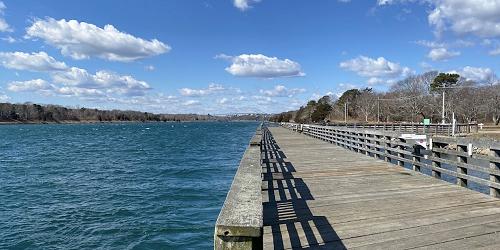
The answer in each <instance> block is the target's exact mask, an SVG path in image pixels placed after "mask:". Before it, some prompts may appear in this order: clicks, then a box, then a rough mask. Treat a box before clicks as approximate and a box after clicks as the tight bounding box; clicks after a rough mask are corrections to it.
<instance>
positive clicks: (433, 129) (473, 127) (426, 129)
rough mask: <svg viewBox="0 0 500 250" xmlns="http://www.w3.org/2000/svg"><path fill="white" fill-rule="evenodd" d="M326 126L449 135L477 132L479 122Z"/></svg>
mask: <svg viewBox="0 0 500 250" xmlns="http://www.w3.org/2000/svg"><path fill="white" fill-rule="evenodd" d="M326 126H329V127H341V128H356V129H374V130H383V131H397V132H405V133H421V134H430V135H448V136H451V135H466V134H470V133H477V132H478V130H479V126H478V124H477V123H469V124H465V123H457V124H455V129H453V125H452V124H430V125H423V124H418V123H328V124H326Z"/></svg>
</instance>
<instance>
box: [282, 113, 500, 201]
mask: <svg viewBox="0 0 500 250" xmlns="http://www.w3.org/2000/svg"><path fill="white" fill-rule="evenodd" d="M282 126H284V127H286V128H288V129H291V130H293V131H299V132H302V133H304V134H306V135H309V136H312V137H314V138H318V139H321V140H324V141H327V142H330V143H334V144H336V145H338V146H341V147H344V148H346V149H350V150H353V151H357V152H359V153H363V154H366V155H368V156H372V157H375V158H377V159H381V160H385V161H387V162H390V163H394V164H397V165H399V166H402V167H405V166H407V167H410V166H411V168H412V169H413V170H415V171H417V172H421V173H424V170H426V171H428V172H429V174H430V175H432V176H433V177H435V178H438V179H444V176H443V175H446V180H448V181H450V180H455V179H456V181H455V182H456V184H457V185H460V186H463V187H469V188H471V186H472V187H473V188H472V189H474V190H476V191H482V190H485V189H486V190H485V192H484V193H488V191H489V194H490V195H491V196H493V197H500V142H498V141H494V140H473V139H468V138H453V137H444V136H432V137H429V145H428V148H429V150H425V151H426V152H425V153H422V152H423V151H424V150H422V151H421V150H419V149H415V148H414V146H415V145H413V144H410V143H408V142H407V141H406V140H405V139H403V138H401V134H399V133H395V132H391V131H377V130H367V129H354V128H339V127H330V126H319V125H298V124H290V123H286V124H282Z"/></svg>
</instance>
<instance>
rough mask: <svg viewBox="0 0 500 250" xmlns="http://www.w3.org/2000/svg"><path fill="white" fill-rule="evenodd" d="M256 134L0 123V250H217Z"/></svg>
mask: <svg viewBox="0 0 500 250" xmlns="http://www.w3.org/2000/svg"><path fill="white" fill-rule="evenodd" d="M256 127H257V123H252V122H247V123H243V122H241V123H240V122H235V123H222V122H214V123H144V124H140V123H136V124H79V125H6V126H0V249H5V248H13V249H186V248H190V249H210V248H212V247H213V246H212V244H213V238H212V237H213V230H214V227H213V226H214V224H215V220H216V218H217V215H218V213H219V211H220V208H221V206H222V204H223V202H224V199H225V196H226V193H227V191H228V189H229V187H230V185H231V181H232V178H233V176H234V173H235V172H236V169H237V166H238V163H239V161H240V159H241V156H242V155H243V152H244V150H245V148H246V145H247V144H248V142H249V140H250V138H251V136H252V135H253V134H254V132H255V129H256Z"/></svg>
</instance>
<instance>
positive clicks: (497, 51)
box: [489, 47, 500, 56]
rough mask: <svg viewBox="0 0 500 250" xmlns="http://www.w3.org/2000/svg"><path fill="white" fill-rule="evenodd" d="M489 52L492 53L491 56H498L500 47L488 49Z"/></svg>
mask: <svg viewBox="0 0 500 250" xmlns="http://www.w3.org/2000/svg"><path fill="white" fill-rule="evenodd" d="M489 54H490V55H492V56H498V55H500V47H498V48H495V49H492V50H490V51H489Z"/></svg>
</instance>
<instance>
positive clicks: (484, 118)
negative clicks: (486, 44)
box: [271, 71, 500, 125]
mask: <svg viewBox="0 0 500 250" xmlns="http://www.w3.org/2000/svg"><path fill="white" fill-rule="evenodd" d="M443 92H444V96H445V103H444V104H445V105H444V110H445V112H444V114H445V115H444V116H445V121H446V122H451V120H452V116H453V114H454V115H455V119H456V120H457V121H458V122H463V123H470V122H482V123H492V124H495V125H498V124H499V123H500V83H499V82H490V83H482V84H479V83H477V82H474V81H470V80H466V79H464V78H462V77H460V75H458V74H449V73H439V72H437V71H430V72H426V73H423V74H420V75H412V76H409V77H407V78H405V79H403V80H401V81H398V82H396V83H395V84H393V85H392V86H391V87H390V88H389V89H388V90H387V91H385V92H377V91H374V90H373V89H372V88H364V89H350V90H347V91H345V92H344V93H343V94H342V95H341V96H340V97H338V98H334V97H332V96H324V97H321V98H320V99H319V100H318V101H309V102H308V103H307V105H305V106H302V107H300V109H298V110H296V111H289V112H284V113H280V114H276V115H274V116H272V117H271V120H272V121H277V122H282V121H285V122H288V121H294V122H299V123H311V122H313V123H318V122H326V121H330V122H339V121H342V122H343V121H345V118H346V117H345V116H346V113H347V119H348V121H349V122H378V121H380V122H414V123H419V122H422V120H423V119H424V118H428V119H431V121H432V122H434V123H438V122H441V119H442V118H441V117H442V113H443V112H442V100H443ZM327 105H328V106H327Z"/></svg>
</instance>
